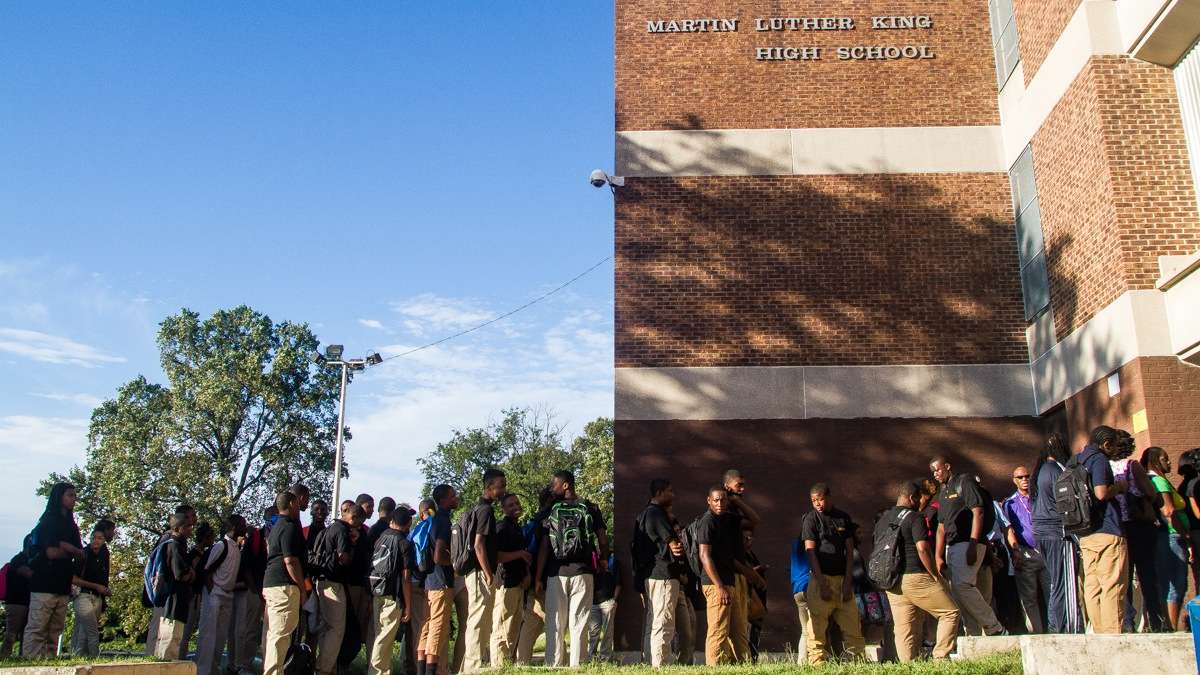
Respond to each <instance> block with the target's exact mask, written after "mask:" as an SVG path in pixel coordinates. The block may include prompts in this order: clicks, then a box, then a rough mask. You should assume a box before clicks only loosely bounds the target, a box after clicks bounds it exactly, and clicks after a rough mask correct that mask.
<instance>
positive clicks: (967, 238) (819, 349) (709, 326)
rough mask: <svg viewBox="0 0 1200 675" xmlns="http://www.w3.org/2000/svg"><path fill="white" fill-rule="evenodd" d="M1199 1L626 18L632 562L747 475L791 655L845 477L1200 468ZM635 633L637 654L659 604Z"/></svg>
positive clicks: (621, 373) (730, 8)
mask: <svg viewBox="0 0 1200 675" xmlns="http://www.w3.org/2000/svg"><path fill="white" fill-rule="evenodd" d="M1198 37H1200V0H1083V1H1081V0H925V1H916V0H887V1H884V0H871V1H863V0H822V1H820V2H818V1H817V0H805V1H800V0H797V1H793V2H782V3H763V2H748V1H733V0H728V1H725V0H696V1H686V2H680V1H667V0H617V2H616V144H617V153H616V154H617V156H616V167H615V174H617V175H619V176H622V177H624V179H625V184H624V186H622V187H617V188H615V199H616V201H615V228H616V364H615V365H616V484H617V485H618V486H620V488H619V491H618V495H617V505H616V508H617V515H616V523H615V525H614V530H615V534H616V541H617V546H618V548H617V550H618V551H621V552H623V551H627V550H628V549H627V548H622V547H627V544H628V536H629V533H628V531H629V529H630V527H631V524H632V522H633V520H634V515H635V514H636V513H637V512H638V511H639V510H640V509H641V508H642V506H643V505H644V503H645V500H646V498H647V496H648V495H647V494H646V493H645V490H644V489H643V488H642V486H644V485H646V484H647V483H648V481H649V480H650V479H651V478H654V477H657V476H664V477H669V478H671V479H672V480H673V481H674V483H675V485H676V492H677V494H678V495H679V498H678V499H679V503H678V504H677V506H676V509H675V511H676V515H677V516H678V517H679V518H680V519H681V520H683V521H684V522H685V523H686V522H689V521H690V520H691V519H692V518H693V517H694V516H695V515H697V514H699V513H700V512H701V511H702V509H703V508H704V504H703V493H704V491H705V490H704V488H706V487H708V486H709V485H712V484H714V483H717V482H718V481H719V479H720V475H721V472H722V470H724V469H726V468H731V467H734V468H738V469H740V470H742V472H743V473H744V474H745V475H746V477H747V479H748V483H749V489H750V492H749V499H750V501H751V503H752V505H754V506H756V507H758V508H760V509H761V510H762V511H763V512H764V514H765V519H766V525H765V526H764V527H763V528H761V529H760V530H759V534H758V538H757V541H756V543H755V549H756V550H757V551H758V552H759V555H760V557H762V558H763V560H764V562H767V563H768V564H770V565H771V567H772V570H771V572H770V573H769V581H770V584H771V590H770V598H769V611H770V618H769V620H768V625H769V632H768V634H767V637H766V638H765V639H766V643H767V646H768V647H770V648H778V647H779V646H780V645H782V643H783V642H785V641H788V640H792V639H793V638H794V637H795V634H796V630H795V617H794V612H793V609H792V603H791V593H790V586H789V583H788V552H789V550H790V545H791V542H792V540H793V539H794V537H795V536H796V534H797V533H798V531H799V524H800V518H801V516H802V515H803V513H804V512H805V511H807V510H808V509H809V508H810V506H809V504H808V488H809V487H810V486H811V485H812V484H813V483H814V482H817V481H825V482H828V483H829V484H830V485H831V486H832V489H833V500H834V504H835V505H837V506H840V507H842V508H844V509H846V510H848V511H850V512H851V514H852V515H853V516H854V517H855V518H856V519H857V520H858V521H859V523H860V524H861V525H863V527H864V531H865V532H867V533H869V531H870V528H871V522H872V519H873V515H874V513H875V512H876V510H877V509H880V508H882V507H885V506H888V505H889V503H890V500H889V498H888V496H887V494H886V487H887V484H888V482H889V481H892V480H895V479H898V478H916V477H924V476H927V475H928V468H927V465H928V461H929V459H930V458H931V457H932V456H934V455H938V454H944V455H948V456H949V457H950V458H951V459H952V462H953V463H954V465H955V466H956V468H960V469H970V470H973V471H976V472H979V473H980V474H981V475H983V477H984V478H985V481H986V482H987V484H988V486H989V487H990V488H991V489H992V490H993V493H994V494H995V495H996V496H1004V495H1007V494H1009V493H1010V492H1011V491H1012V489H1013V488H1012V484H1011V482H1010V481H1009V480H1008V476H1009V474H1010V472H1011V470H1012V468H1013V467H1014V466H1015V465H1016V464H1017V463H1021V462H1027V461H1032V460H1033V459H1034V458H1035V457H1036V453H1037V451H1038V449H1039V448H1040V447H1041V445H1042V443H1043V439H1044V438H1045V435H1046V434H1047V433H1048V432H1049V431H1051V430H1056V429H1057V430H1061V431H1063V432H1065V433H1067V434H1068V436H1069V438H1070V440H1071V442H1072V445H1073V447H1074V448H1076V449H1078V448H1080V447H1081V446H1082V444H1083V442H1084V438H1085V436H1086V433H1087V431H1088V430H1089V429H1091V428H1092V427H1093V426H1095V425H1098V424H1101V423H1106V424H1110V425H1115V426H1118V427H1121V428H1124V429H1127V430H1129V431H1131V432H1133V433H1134V434H1135V437H1136V439H1137V442H1138V446H1139V448H1144V447H1147V446H1150V445H1160V446H1163V447H1165V448H1166V449H1167V450H1168V451H1170V452H1171V454H1172V455H1173V456H1177V455H1178V453H1179V452H1181V451H1183V450H1186V449H1188V448H1192V447H1197V446H1200V271H1197V268H1198V267H1200V216H1198V214H1197V181H1198V177H1200V50H1198V49H1197V48H1196V46H1195V45H1196V41H1197V38H1198ZM626 605H627V606H626V608H625V610H623V611H627V613H624V614H623V615H622V618H623V619H624V620H623V621H622V625H623V626H624V630H625V634H624V635H623V636H622V640H623V641H624V646H625V648H628V649H632V648H636V636H635V635H634V632H635V631H636V630H637V628H638V627H640V623H641V619H640V616H638V611H637V609H636V607H633V605H636V603H626Z"/></svg>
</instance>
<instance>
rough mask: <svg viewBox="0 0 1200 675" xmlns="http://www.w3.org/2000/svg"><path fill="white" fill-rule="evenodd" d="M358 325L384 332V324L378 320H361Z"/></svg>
mask: <svg viewBox="0 0 1200 675" xmlns="http://www.w3.org/2000/svg"><path fill="white" fill-rule="evenodd" d="M358 323H359V325H360V326H366V327H367V328H374V329H375V330H383V322H382V321H379V320H378V319H359V320H358Z"/></svg>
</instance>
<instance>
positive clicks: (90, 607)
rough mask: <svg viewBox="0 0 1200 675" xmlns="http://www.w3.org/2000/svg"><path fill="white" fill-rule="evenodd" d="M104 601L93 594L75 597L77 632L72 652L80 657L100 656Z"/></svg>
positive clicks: (72, 636)
mask: <svg viewBox="0 0 1200 675" xmlns="http://www.w3.org/2000/svg"><path fill="white" fill-rule="evenodd" d="M103 606H104V599H103V598H101V597H100V596H98V595H95V594H92V593H80V594H79V595H77V596H75V631H74V632H73V633H72V634H71V650H72V651H74V652H75V653H76V654H78V655H79V656H100V608H101V607H103Z"/></svg>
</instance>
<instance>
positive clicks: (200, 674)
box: [196, 589, 233, 675]
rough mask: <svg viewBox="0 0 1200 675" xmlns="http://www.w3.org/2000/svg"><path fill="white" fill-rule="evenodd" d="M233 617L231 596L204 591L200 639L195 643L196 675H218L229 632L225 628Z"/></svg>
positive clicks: (201, 607)
mask: <svg viewBox="0 0 1200 675" xmlns="http://www.w3.org/2000/svg"><path fill="white" fill-rule="evenodd" d="M232 616H233V596H232V595H224V594H222V593H217V592H213V591H210V590H208V589H205V590H204V599H203V600H202V601H201V603H200V621H199V628H198V631H199V633H200V637H199V639H198V640H197V642H196V675H218V674H219V673H220V672H221V653H222V652H224V651H225V641H226V638H227V637H229V631H227V630H225V627H226V626H228V625H229V620H230V618H231V617H232Z"/></svg>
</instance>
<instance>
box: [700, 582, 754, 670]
mask: <svg viewBox="0 0 1200 675" xmlns="http://www.w3.org/2000/svg"><path fill="white" fill-rule="evenodd" d="M702 589H703V590H704V600H705V613H706V615H707V617H708V635H707V636H706V637H705V639H704V663H705V665H709V666H717V665H723V664H727V663H735V662H736V661H737V658H738V657H737V649H736V648H735V647H734V640H735V638H734V636H735V635H737V634H740V633H745V634H746V635H747V636H749V634H750V624H749V622H748V621H747V620H746V610H745V608H746V603H745V600H743V601H742V602H741V603H740V607H741V609H740V610H739V609H738V607H739V603H738V600H737V584H736V583H734V584H731V585H727V586H725V590H726V591H727V592H728V594H729V602H728V604H721V596H720V592H719V591H718V590H717V586H716V585H715V584H705V585H704V586H703V587H702Z"/></svg>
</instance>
